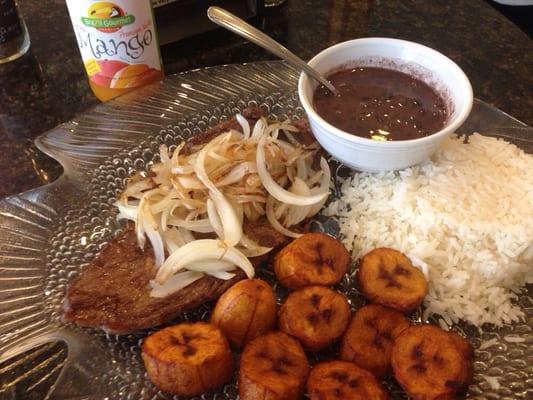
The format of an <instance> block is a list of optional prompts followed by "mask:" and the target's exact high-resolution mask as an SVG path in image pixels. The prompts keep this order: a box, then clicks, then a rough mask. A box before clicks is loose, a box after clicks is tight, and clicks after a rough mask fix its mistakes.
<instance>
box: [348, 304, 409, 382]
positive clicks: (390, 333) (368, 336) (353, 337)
mask: <svg viewBox="0 0 533 400" xmlns="http://www.w3.org/2000/svg"><path fill="white" fill-rule="evenodd" d="M409 325H410V324H409V321H408V320H407V318H406V317H405V315H403V314H402V313H401V312H399V311H396V310H393V309H392V308H388V307H384V306H382V305H379V304H368V305H366V306H364V307H361V308H360V309H359V310H357V311H356V312H355V314H354V316H353V318H352V321H351V322H350V325H349V326H348V330H347V331H346V333H345V334H344V337H343V339H342V344H341V352H340V356H341V359H343V360H345V361H351V362H353V363H355V364H357V365H359V366H360V367H361V368H364V369H366V370H368V371H370V372H372V373H373V374H374V375H376V376H378V377H385V376H387V375H390V373H391V372H392V371H391V365H390V357H391V351H392V343H393V341H394V339H396V338H397V337H398V335H399V334H400V333H402V332H403V331H404V330H405V329H407V328H408V327H409Z"/></svg>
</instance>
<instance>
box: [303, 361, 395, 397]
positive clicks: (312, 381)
mask: <svg viewBox="0 0 533 400" xmlns="http://www.w3.org/2000/svg"><path fill="white" fill-rule="evenodd" d="M307 392H308V394H309V397H310V398H311V400H338V399H346V400H370V399H372V400H387V399H389V398H390V396H389V393H388V391H387V390H386V389H385V387H383V385H382V384H381V383H380V382H379V381H378V380H377V379H376V377H375V376H374V375H372V374H371V373H370V372H368V371H366V370H364V369H363V368H360V367H358V366H357V365H355V364H353V363H351V362H346V361H326V362H322V363H319V364H317V365H315V366H314V367H313V369H312V370H311V374H310V375H309V380H308V381H307Z"/></svg>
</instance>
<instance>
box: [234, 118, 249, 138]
mask: <svg viewBox="0 0 533 400" xmlns="http://www.w3.org/2000/svg"><path fill="white" fill-rule="evenodd" d="M235 118H236V119H237V122H238V123H239V125H240V126H241V128H242V133H243V134H244V139H245V140H246V139H249V138H250V124H249V123H248V120H247V119H246V118H244V117H243V116H242V115H241V114H236V115H235Z"/></svg>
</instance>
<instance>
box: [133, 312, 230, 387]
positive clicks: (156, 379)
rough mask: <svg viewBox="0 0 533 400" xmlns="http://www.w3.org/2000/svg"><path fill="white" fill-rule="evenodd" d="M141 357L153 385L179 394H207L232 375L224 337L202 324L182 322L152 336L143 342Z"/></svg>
mask: <svg viewBox="0 0 533 400" xmlns="http://www.w3.org/2000/svg"><path fill="white" fill-rule="evenodd" d="M141 355H142V358H143V361H144V365H145V367H146V371H147V373H148V376H149V377H150V380H151V381H152V383H153V384H154V385H155V386H157V387H158V388H159V389H161V390H164V391H165V392H170V393H174V394H178V395H183V396H196V395H200V394H202V393H205V392H210V391H212V390H214V389H216V388H218V387H219V386H221V385H223V384H224V383H227V382H228V381H229V380H230V379H231V377H232V375H233V356H232V354H231V351H230V348H229V344H228V342H227V340H226V338H225V337H224V335H222V332H221V331H220V330H219V329H218V328H217V327H215V326H214V325H211V324H208V323H205V322H196V323H182V324H178V325H174V326H170V327H168V328H164V329H161V330H160V331H157V332H155V333H153V334H152V335H150V336H148V337H147V338H146V339H145V340H144V342H143V344H142V353H141Z"/></svg>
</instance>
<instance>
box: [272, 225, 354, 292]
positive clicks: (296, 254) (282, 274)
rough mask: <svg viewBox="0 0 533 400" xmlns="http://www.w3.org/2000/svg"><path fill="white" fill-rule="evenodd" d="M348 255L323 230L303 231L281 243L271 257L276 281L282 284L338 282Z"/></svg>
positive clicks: (291, 287) (302, 284)
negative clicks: (283, 245)
mask: <svg viewBox="0 0 533 400" xmlns="http://www.w3.org/2000/svg"><path fill="white" fill-rule="evenodd" d="M349 264H350V255H349V253H348V251H347V250H346V248H345V247H344V245H343V244H342V243H341V242H339V241H338V240H337V239H335V238H333V237H331V236H329V235H326V234H324V233H306V234H304V235H302V236H300V237H299V238H298V239H296V240H294V241H292V242H291V243H290V244H288V245H287V246H285V247H284V248H283V249H282V250H281V251H280V252H279V253H278V254H277V255H276V257H275V259H274V270H275V272H276V277H277V279H278V281H279V282H280V283H281V284H282V285H283V286H284V287H286V288H289V289H298V288H301V287H304V286H309V285H324V286H330V285H335V284H337V283H339V282H340V281H341V279H342V277H343V276H344V274H345V273H346V270H347V269H348V265H349Z"/></svg>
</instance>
